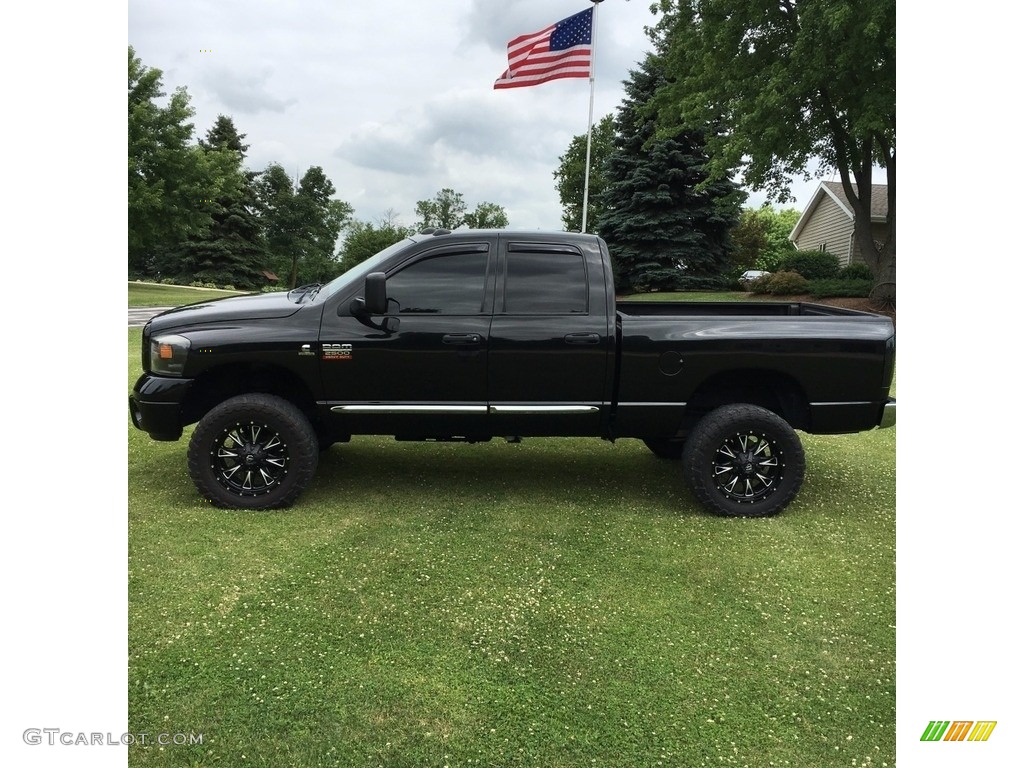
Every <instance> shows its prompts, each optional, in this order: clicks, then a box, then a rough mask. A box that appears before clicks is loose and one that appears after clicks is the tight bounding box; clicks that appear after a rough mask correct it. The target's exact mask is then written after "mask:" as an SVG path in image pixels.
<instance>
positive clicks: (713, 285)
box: [677, 275, 730, 291]
mask: <svg viewBox="0 0 1024 768" xmlns="http://www.w3.org/2000/svg"><path fill="white" fill-rule="evenodd" d="M677 289H678V290H680V291H728V290H729V289H730V284H729V279H728V278H726V277H723V276H721V275H716V276H714V277H696V276H692V275H690V276H685V277H680V278H678V280H677Z"/></svg>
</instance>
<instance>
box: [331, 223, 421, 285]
mask: <svg viewBox="0 0 1024 768" xmlns="http://www.w3.org/2000/svg"><path fill="white" fill-rule="evenodd" d="M346 230H347V231H346V235H345V242H344V244H342V246H341V250H340V251H339V252H338V256H339V257H340V261H341V264H340V266H341V271H343V272H347V271H348V270H350V269H352V267H354V266H356V265H357V264H361V263H362V262H364V261H366V260H367V259H368V258H370V257H371V256H373V255H374V254H375V253H378V252H379V251H382V250H384V249H385V248H387V247H388V246H389V245H394V244H395V243H397V242H399V241H400V240H403V239H405V238H406V237H408V236H409V235H411V234H412V233H413V231H414V230H412V229H411V228H409V227H405V226H402V225H401V224H400V223H398V221H397V218H396V216H395V214H394V212H393V211H389V212H388V213H387V215H386V216H385V217H384V218H382V219H380V220H379V221H377V222H376V223H374V222H369V221H352V222H350V223H349V225H348V226H347V227H346Z"/></svg>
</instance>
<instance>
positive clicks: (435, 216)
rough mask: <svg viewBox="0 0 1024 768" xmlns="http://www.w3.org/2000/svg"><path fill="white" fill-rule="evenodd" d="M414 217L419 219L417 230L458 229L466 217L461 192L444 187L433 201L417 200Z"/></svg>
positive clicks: (464, 202)
mask: <svg viewBox="0 0 1024 768" xmlns="http://www.w3.org/2000/svg"><path fill="white" fill-rule="evenodd" d="M416 215H417V216H419V217H420V220H419V223H418V224H417V225H416V228H417V229H425V228H427V227H440V228H441V229H455V228H457V227H459V226H460V225H461V224H462V223H463V221H464V217H465V215H466V201H465V200H464V199H463V197H462V193H461V192H456V191H455V190H454V189H450V188H448V187H445V188H444V189H442V190H441V191H440V192H438V193H437V194H436V195H435V196H434V199H433V200H419V201H417V203H416Z"/></svg>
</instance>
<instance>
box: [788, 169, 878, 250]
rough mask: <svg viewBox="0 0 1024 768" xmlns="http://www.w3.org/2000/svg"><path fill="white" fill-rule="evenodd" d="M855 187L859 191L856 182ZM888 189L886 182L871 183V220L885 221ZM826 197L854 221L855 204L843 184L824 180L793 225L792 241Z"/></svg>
mask: <svg viewBox="0 0 1024 768" xmlns="http://www.w3.org/2000/svg"><path fill="white" fill-rule="evenodd" d="M853 189H854V192H856V191H857V185H856V184H854V185H853ZM888 190H889V187H888V186H887V185H885V184H872V185H871V221H874V222H878V223H882V222H884V221H885V219H886V216H887V215H888V213H889V193H888ZM826 198H831V199H832V200H833V201H834V202H835V204H836V205H838V206H839V209H840V210H841V211H842V212H843V213H845V214H846V215H847V216H849V218H850V221H853V219H854V215H853V206H852V205H851V204H850V201H849V200H848V199H847V197H846V193H845V192H843V185H842V184H841V183H839V182H838V181H823V182H821V183H820V184H818V188H817V189H816V190H815V191H814V197H812V198H811V202H810V203H808V204H807V207H806V208H805V209H804V212H803V213H802V214H800V218H799V220H798V221H797V222H796V226H795V227H793V231H792V232H790V233H789V239H790V240H791V241H793V242H796V239H797V238H798V237H800V232H801V231H802V230H803V228H804V227H805V226H807V222H809V221H810V220H811V217H812V216H813V215H814V211H815V210H817V208H818V206H819V205H821V203H822V201H823V200H825V199H826Z"/></svg>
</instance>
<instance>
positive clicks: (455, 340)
mask: <svg viewBox="0 0 1024 768" xmlns="http://www.w3.org/2000/svg"><path fill="white" fill-rule="evenodd" d="M481 341H482V339H481V337H480V334H479V333H448V334H445V335H444V336H442V337H441V343H442V344H455V345H457V346H463V347H466V346H474V345H476V344H479V343H480V342H481Z"/></svg>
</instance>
